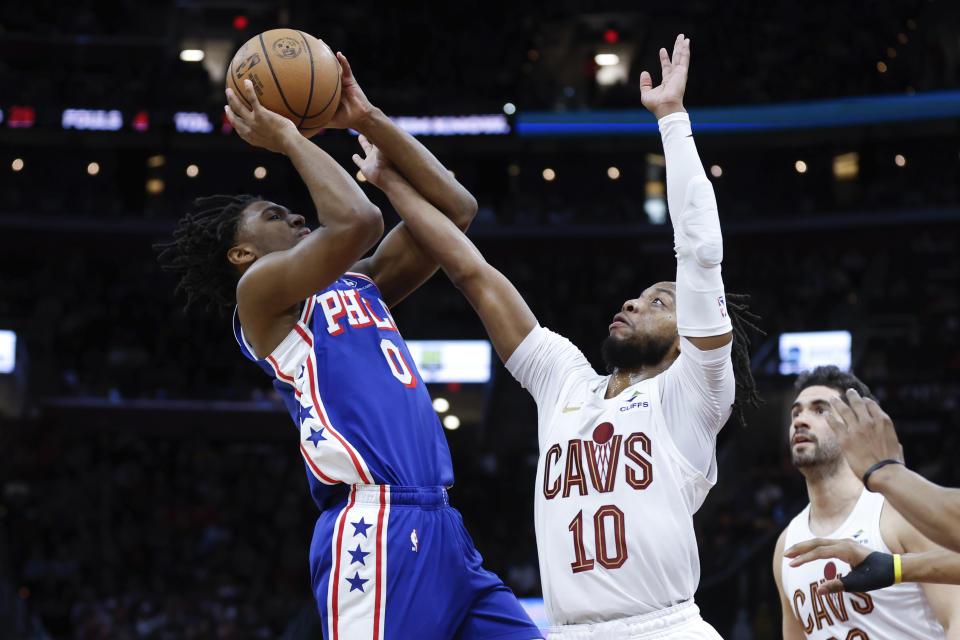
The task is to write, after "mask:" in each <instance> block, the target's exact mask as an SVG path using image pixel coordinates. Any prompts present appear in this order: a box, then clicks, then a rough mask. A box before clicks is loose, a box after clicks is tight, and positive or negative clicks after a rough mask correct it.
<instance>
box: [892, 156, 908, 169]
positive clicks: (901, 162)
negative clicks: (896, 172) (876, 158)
mask: <svg viewBox="0 0 960 640" xmlns="http://www.w3.org/2000/svg"><path fill="white" fill-rule="evenodd" d="M893 163H894V164H895V165H897V166H898V167H905V166H907V159H906V158H905V157H904V155H903V154H902V153H898V154H897V155H895V156H893Z"/></svg>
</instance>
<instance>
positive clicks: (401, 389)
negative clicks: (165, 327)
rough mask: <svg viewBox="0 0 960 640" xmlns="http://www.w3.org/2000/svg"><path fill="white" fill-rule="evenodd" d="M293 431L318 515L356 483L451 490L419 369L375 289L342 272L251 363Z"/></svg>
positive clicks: (248, 351) (236, 326) (449, 469)
mask: <svg viewBox="0 0 960 640" xmlns="http://www.w3.org/2000/svg"><path fill="white" fill-rule="evenodd" d="M233 330H234V335H235V336H236V338H237V342H238V343H239V344H240V348H241V350H242V351H243V353H244V355H246V356H247V357H248V358H250V359H251V360H253V361H254V362H256V363H257V364H259V365H260V367H261V368H262V369H263V370H264V371H266V372H267V374H269V375H270V376H271V377H273V378H274V381H273V386H274V388H276V390H277V391H278V392H280V394H281V395H282V397H283V399H284V403H285V404H286V406H287V410H288V411H289V412H290V416H291V417H292V418H293V421H294V423H295V424H296V425H297V427H298V428H299V431H300V452H301V454H302V455H303V458H304V461H305V463H306V468H307V478H308V480H309V482H310V493H311V495H312V496H313V499H314V500H315V501H316V503H317V505H318V506H319V507H320V508H321V509H324V508H325V507H326V505H327V503H328V501H329V500H330V499H331V498H336V497H340V496H343V495H344V493H345V492H346V491H347V489H348V488H349V485H354V484H389V485H403V486H412V487H450V486H452V485H453V465H452V463H451V460H450V450H449V448H448V447H447V441H446V438H445V437H444V433H443V427H442V426H441V425H440V420H439V418H438V417H437V413H436V411H435V410H434V409H433V404H432V400H431V398H430V394H429V392H428V391H427V388H426V385H425V384H424V383H423V379H422V378H421V377H420V372H419V371H417V368H416V365H415V363H414V361H413V358H412V357H411V356H410V352H409V351H408V350H407V345H406V343H405V342H404V341H403V338H402V337H400V332H399V331H398V330H397V325H396V323H395V322H394V320H393V317H392V316H391V315H390V311H389V309H388V308H387V305H386V303H384V301H383V298H382V296H381V295H380V291H379V290H378V289H377V286H376V285H375V284H374V282H373V281H372V280H371V279H370V278H368V277H367V276H364V275H362V274H358V273H351V272H348V273H346V274H344V275H343V276H342V277H340V278H339V279H338V280H337V281H336V282H334V283H333V284H331V285H330V286H329V287H327V288H326V289H324V290H323V291H321V292H320V293H318V294H316V295H314V296H312V297H311V298H308V299H307V300H306V301H305V302H304V305H303V310H302V312H301V314H300V318H299V320H298V321H297V324H296V325H295V326H294V328H293V330H292V331H291V332H290V333H289V334H288V335H287V336H286V338H284V339H283V341H282V342H281V343H280V344H279V345H278V346H277V347H276V348H275V349H274V350H273V352H272V353H270V354H269V355H267V356H265V357H263V358H258V357H257V354H254V352H253V349H252V348H251V347H250V345H249V344H248V343H247V341H246V339H245V338H244V336H243V330H242V328H241V327H240V321H239V318H238V317H237V314H236V313H235V314H234V319H233Z"/></svg>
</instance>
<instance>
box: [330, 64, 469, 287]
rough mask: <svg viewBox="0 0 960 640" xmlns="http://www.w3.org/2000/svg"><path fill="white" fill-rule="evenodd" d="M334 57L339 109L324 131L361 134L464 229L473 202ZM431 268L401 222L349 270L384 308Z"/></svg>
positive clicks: (431, 262)
mask: <svg viewBox="0 0 960 640" xmlns="http://www.w3.org/2000/svg"><path fill="white" fill-rule="evenodd" d="M337 58H338V59H339V60H340V65H341V67H342V68H343V90H342V94H341V96H342V97H341V98H340V106H339V107H338V108H337V113H336V114H335V115H334V117H333V120H331V122H330V123H329V125H328V126H330V127H335V128H350V129H354V130H356V131H358V132H359V133H360V134H362V135H364V136H365V137H366V138H367V139H368V140H369V141H370V142H372V143H373V144H374V145H376V146H377V148H378V149H379V150H380V153H381V154H383V155H384V156H385V157H387V158H389V160H390V163H391V164H392V165H393V166H394V167H395V168H396V170H397V171H399V173H400V174H401V175H402V176H403V177H404V178H406V180H408V181H409V182H410V184H411V185H412V186H413V187H414V189H416V190H417V191H418V192H420V193H421V194H422V195H423V196H424V198H425V199H426V200H427V201H429V202H430V203H431V204H433V205H434V206H435V207H436V208H437V209H438V210H440V211H441V212H442V213H443V215H445V216H447V217H448V218H449V219H450V220H451V221H452V222H453V223H454V224H455V225H456V226H457V227H458V228H459V229H461V230H466V228H467V227H468V226H469V225H470V222H471V221H472V220H473V218H474V216H475V215H476V213H477V201H476V200H475V199H474V197H473V196H472V195H471V194H470V192H469V191H467V190H466V189H465V188H464V187H463V185H461V184H460V183H459V182H457V180H456V178H454V177H453V175H452V174H451V173H450V172H449V171H447V169H446V167H444V166H443V165H442V164H441V163H440V161H439V160H438V159H437V158H436V156H434V155H433V154H432V153H430V151H429V150H428V149H427V148H426V147H425V146H423V145H422V144H421V143H420V142H419V141H418V140H417V139H416V138H414V137H413V136H411V135H410V134H409V133H407V132H406V131H404V130H403V129H401V128H400V127H398V126H397V125H396V124H395V123H394V122H393V121H392V120H391V119H390V118H388V117H387V116H386V115H384V113H383V111H381V110H380V109H378V108H377V107H375V106H373V105H372V104H371V103H370V101H369V99H367V96H366V95H365V94H364V92H363V90H362V89H361V88H360V85H359V84H358V83H357V80H356V78H355V77H354V75H353V70H352V69H351V68H350V63H349V61H348V60H347V58H346V56H344V55H343V54H342V53H337ZM437 266H438V265H437V262H436V260H434V259H433V257H432V256H431V255H430V254H429V253H428V252H426V251H424V250H423V248H421V247H420V245H419V244H417V242H416V241H415V240H414V238H413V236H412V235H411V234H410V231H409V230H408V229H407V228H406V224H405V223H403V222H401V223H400V224H398V225H397V226H396V227H394V228H393V229H392V230H391V231H390V233H388V234H387V236H386V237H385V238H384V239H383V242H381V243H380V246H378V247H377V250H376V251H375V252H374V253H373V255H372V256H370V257H369V258H366V259H364V260H361V261H360V262H358V263H357V264H356V265H354V266H353V267H352V268H351V271H358V272H360V273H365V274H366V275H368V276H370V277H371V278H372V279H373V281H374V282H376V283H377V288H378V289H380V292H381V293H382V294H383V297H384V300H385V301H386V303H387V304H388V305H390V306H393V305H395V304H397V303H398V302H400V301H401V300H403V299H404V298H405V297H407V296H408V295H409V294H410V293H412V292H413V291H415V290H416V289H417V287H419V286H420V285H421V284H423V283H424V282H425V281H426V280H427V279H428V278H430V276H432V275H433V274H434V273H435V272H436V271H437Z"/></svg>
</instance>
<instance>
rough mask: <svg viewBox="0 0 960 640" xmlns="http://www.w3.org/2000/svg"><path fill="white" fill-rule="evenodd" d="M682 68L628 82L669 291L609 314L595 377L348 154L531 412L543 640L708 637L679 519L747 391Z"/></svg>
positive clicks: (688, 528) (418, 201)
mask: <svg viewBox="0 0 960 640" xmlns="http://www.w3.org/2000/svg"><path fill="white" fill-rule="evenodd" d="M689 60H690V40H689V39H687V38H684V37H683V35H680V36H679V37H677V40H676V43H675V45H674V49H673V55H672V56H670V55H668V53H667V51H666V50H665V49H661V50H660V62H661V67H662V72H663V80H662V82H661V84H659V85H658V86H654V85H653V82H652V79H651V77H650V74H649V73H647V72H644V73H643V74H642V76H641V80H640V82H641V84H640V87H641V91H642V101H643V104H644V106H645V107H647V108H648V109H649V110H650V111H651V112H653V114H654V115H655V116H656V117H657V119H658V121H659V126H660V132H661V135H662V138H663V145H664V151H665V155H666V165H667V197H668V204H669V207H670V215H671V220H672V223H673V228H674V237H675V247H676V254H677V272H676V282H657V283H655V284H653V285H651V286H649V287H647V288H646V289H644V290H643V291H642V292H640V294H639V295H637V296H635V297H631V298H629V299H628V300H626V301H625V302H624V303H623V305H622V307H621V308H620V309H619V310H617V311H616V312H615V314H613V318H612V321H611V323H610V325H609V328H608V335H607V338H606V340H605V341H604V343H603V348H602V351H603V356H604V359H605V361H606V364H607V367H608V369H609V371H610V375H606V376H604V375H600V374H598V373H596V372H595V371H594V370H593V368H592V367H591V366H590V364H589V363H588V361H587V359H586V358H585V357H584V356H583V354H582V353H581V352H580V351H579V350H578V349H577V348H576V347H575V346H574V345H573V344H571V343H570V342H569V341H568V340H566V339H565V338H563V337H561V336H559V335H557V334H555V333H553V332H551V331H550V330H548V329H546V328H544V327H540V326H539V325H538V323H537V320H536V318H535V317H534V315H533V313H532V312H531V310H530V308H529V307H528V306H527V304H526V303H525V302H524V300H523V298H522V297H521V296H520V294H519V293H518V291H517V290H516V288H515V287H514V286H513V285H512V284H511V283H510V282H509V281H508V280H507V279H506V278H505V277H504V276H503V275H502V274H501V273H500V272H498V271H497V270H496V269H494V268H493V267H492V266H490V265H489V264H487V262H486V261H485V260H484V258H483V256H482V255H481V254H480V253H479V252H478V251H477V249H476V247H475V246H474V245H473V244H472V243H471V242H470V241H469V240H468V239H467V238H466V236H464V234H463V233H462V232H461V231H460V230H459V229H457V227H456V226H455V225H453V224H451V223H450V222H449V221H448V220H447V219H446V218H445V217H444V216H443V215H442V214H441V212H440V211H439V210H438V209H437V208H436V207H434V206H432V205H431V204H430V202H429V200H428V199H427V198H425V197H424V195H423V194H421V193H419V192H418V190H417V188H416V185H413V184H411V183H410V182H409V181H407V180H405V179H404V178H403V176H402V175H401V172H398V171H396V170H394V168H393V167H392V166H391V164H390V163H389V161H388V160H387V159H386V158H385V157H384V154H383V153H382V152H381V150H379V149H378V148H377V146H376V145H375V144H372V141H370V140H367V139H365V138H361V139H360V142H361V145H362V147H363V151H364V154H363V156H361V155H359V154H358V155H355V156H354V162H355V163H356V164H357V165H358V166H359V167H360V168H361V170H362V171H363V172H364V175H366V176H367V178H368V179H369V180H370V181H372V182H373V183H374V184H376V185H377V186H378V187H380V188H381V189H383V191H384V192H385V193H386V194H387V195H388V197H389V198H390V200H391V202H392V203H393V205H394V207H395V208H396V209H397V211H398V213H399V214H400V216H401V218H403V219H404V221H405V222H406V224H407V225H408V228H409V229H410V231H411V233H413V235H414V237H416V238H417V239H418V240H419V241H420V243H421V245H422V246H423V247H425V248H426V249H428V250H429V251H430V252H431V253H432V254H433V255H434V256H435V257H436V259H437V261H438V262H439V263H440V265H441V267H442V268H443V269H444V271H445V272H446V273H447V275H448V276H449V277H450V279H451V280H452V282H453V283H454V284H455V285H456V286H457V287H458V288H459V289H460V290H461V291H462V292H463V293H464V295H465V296H466V297H467V299H468V300H469V301H470V303H471V304H472V305H473V307H474V309H475V310H476V311H477V313H478V314H479V316H480V318H481V320H482V321H483V323H484V326H485V327H486V329H487V332H488V334H489V336H490V339H491V341H492V342H493V345H494V347H495V349H496V351H497V353H498V354H499V356H500V358H501V359H502V360H503V361H504V362H505V363H506V366H507V369H509V371H510V372H511V373H512V374H513V375H514V376H515V377H516V378H517V379H518V380H519V381H520V382H521V384H522V385H523V386H524V387H525V388H526V389H527V390H528V391H529V392H530V393H531V394H532V395H533V397H534V399H535V400H536V402H537V406H538V410H539V420H538V422H539V424H538V431H537V436H538V440H539V444H540V461H539V470H538V474H537V485H536V498H535V500H536V504H535V517H536V523H535V524H536V532H537V545H538V551H539V557H540V573H541V578H542V581H543V590H544V601H545V604H546V610H547V616H548V618H549V619H550V623H551V625H552V626H551V631H550V638H551V639H553V638H561V639H563V638H587V637H589V638H593V639H596V640H600V639H603V638H618V639H622V638H640V637H648V635H649V634H651V633H656V634H657V635H656V637H658V638H660V637H663V638H668V637H669V638H689V639H694V638H696V639H700V638H703V639H707V638H711V639H716V638H719V635H718V634H717V632H716V631H715V630H714V629H713V627H711V626H710V625H709V624H707V623H706V622H704V621H703V620H702V618H701V617H700V615H699V610H698V608H697V606H696V605H695V604H694V601H693V594H694V591H695V590H696V588H697V583H698V581H699V575H700V565H699V558H698V553H697V546H696V539H695V536H694V528H693V518H692V516H693V513H694V512H695V511H696V510H697V509H698V508H699V507H700V505H701V503H702V502H703V500H704V498H705V496H706V494H707V492H708V490H709V489H710V487H711V486H713V484H714V482H715V480H716V459H715V450H716V437H717V433H718V432H719V430H720V429H721V427H722V426H723V425H724V423H725V422H726V420H727V418H728V417H729V415H730V413H731V405H733V404H734V400H735V395H736V391H735V386H737V385H736V383H735V379H736V378H738V377H739V378H740V380H741V382H742V392H743V394H744V397H743V399H750V398H752V397H753V394H754V393H755V390H754V389H753V385H752V378H751V377H750V375H749V359H748V353H747V350H746V346H747V344H748V343H747V339H746V335H745V334H744V333H743V332H742V329H741V325H740V319H737V323H736V326H734V325H733V324H732V323H731V317H730V313H729V311H728V308H727V297H726V295H725V293H724V287H723V281H722V279H721V273H720V268H721V266H720V263H721V259H722V254H723V247H722V239H721V234H720V220H719V217H718V213H717V205H716V200H715V198H714V193H713V188H712V186H711V184H710V182H709V181H708V180H707V178H706V176H705V174H704V171H703V167H702V165H701V163H700V158H699V156H698V154H697V150H696V147H695V145H694V141H693V137H692V133H691V127H690V119H689V117H688V116H687V113H686V111H685V110H684V107H683V94H684V89H685V87H686V81H687V69H688V64H689ZM628 258H629V257H628ZM734 333H736V338H734ZM733 359H736V366H735V365H734V362H733ZM735 369H736V374H735ZM654 630H655V631H654ZM661 634H662V635H661Z"/></svg>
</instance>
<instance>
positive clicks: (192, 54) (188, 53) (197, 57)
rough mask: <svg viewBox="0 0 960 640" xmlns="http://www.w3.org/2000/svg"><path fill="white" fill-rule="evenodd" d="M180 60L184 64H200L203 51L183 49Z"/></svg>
mask: <svg viewBox="0 0 960 640" xmlns="http://www.w3.org/2000/svg"><path fill="white" fill-rule="evenodd" d="M180 59H181V60H183V61H184V62H200V61H201V60H203V49H184V50H183V51H181V52H180Z"/></svg>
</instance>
